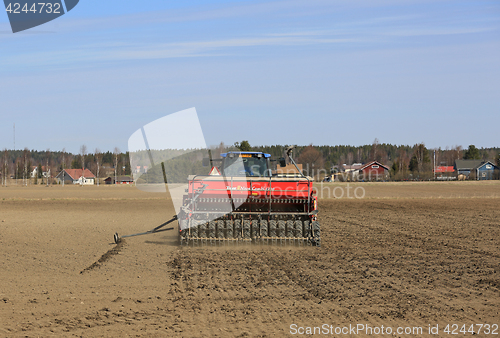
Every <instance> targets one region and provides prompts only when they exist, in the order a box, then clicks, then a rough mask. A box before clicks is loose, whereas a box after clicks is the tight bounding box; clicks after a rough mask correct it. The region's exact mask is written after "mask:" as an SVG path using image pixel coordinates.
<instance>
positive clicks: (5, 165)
mask: <svg viewBox="0 0 500 338" xmlns="http://www.w3.org/2000/svg"><path fill="white" fill-rule="evenodd" d="M8 158H9V154H8V152H7V149H6V148H5V149H4V151H3V159H2V185H3V186H4V187H6V186H7V175H8V174H9V165H8Z"/></svg>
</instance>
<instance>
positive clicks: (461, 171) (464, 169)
mask: <svg viewBox="0 0 500 338" xmlns="http://www.w3.org/2000/svg"><path fill="white" fill-rule="evenodd" d="M482 163H484V162H483V161H482V160H455V167H454V169H455V170H456V172H457V176H458V175H465V177H466V178H469V175H470V173H471V172H472V171H473V170H474V168H476V167H477V166H479V165H481V164H482Z"/></svg>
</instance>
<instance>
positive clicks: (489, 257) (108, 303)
mask: <svg viewBox="0 0 500 338" xmlns="http://www.w3.org/2000/svg"><path fill="white" fill-rule="evenodd" d="M499 183H500V182H490V183H475V182H451V183H401V184H393V183H378V184H366V185H363V184H357V185H353V187H360V186H361V187H363V188H364V189H365V190H366V194H365V198H362V199H356V198H347V197H346V196H344V197H345V198H326V197H325V194H324V195H323V197H324V198H322V199H321V200H320V203H319V207H320V214H319V220H320V223H321V226H322V246H321V248H314V247H307V248H297V247H254V246H249V247H248V246H247V247H236V248H221V247H218V248H185V247H182V248H181V247H178V246H176V238H175V235H176V234H175V233H174V232H170V233H169V232H164V233H160V234H155V235H150V236H143V237H134V238H127V239H126V240H125V241H124V242H123V243H122V244H121V245H120V246H116V245H115V244H114V243H113V241H112V239H113V234H114V232H116V231H118V232H119V233H121V234H127V233H134V232H139V231H144V230H148V229H150V228H153V227H155V226H157V225H159V224H161V223H163V222H164V221H165V220H167V219H169V218H170V216H172V215H173V214H174V210H173V208H172V207H171V206H170V204H169V203H168V201H167V200H166V199H165V197H163V196H162V195H155V194H148V193H144V192H140V191H138V190H136V189H135V188H134V187H109V186H101V187H72V186H66V187H50V188H46V187H27V188H22V187H16V186H10V187H7V188H3V187H2V188H0V257H1V258H0V276H1V277H0V278H1V283H0V318H1V320H0V336H5V337H17V336H20V337H50V336H63V337H73V336H76V337H101V336H112V337H122V336H142V337H176V336H178V337H275V336H284V337H287V336H300V335H299V334H296V335H292V333H294V332H293V331H294V330H297V331H295V332H298V330H299V328H304V330H306V329H307V327H311V328H314V327H320V326H322V325H323V324H327V325H328V327H330V325H331V330H334V329H335V328H336V327H339V328H342V327H349V325H351V326H356V325H358V324H362V325H364V326H365V327H366V326H370V327H371V328H374V329H375V330H376V328H380V327H381V326H384V328H386V329H387V327H390V328H391V329H392V330H393V334H392V335H381V334H380V335H375V334H374V336H387V337H389V336H393V337H404V336H419V337H422V336H429V335H428V327H429V325H431V326H433V327H435V326H436V325H439V328H438V329H439V336H443V337H445V336H449V335H447V334H445V333H444V329H445V327H446V325H447V324H454V323H455V324H459V325H460V326H459V328H461V327H462V325H463V324H466V325H467V329H469V328H470V325H471V324H490V325H492V324H497V325H498V324H500V208H499V207H500V184H499ZM336 186H339V187H341V188H342V189H345V188H346V187H347V186H346V185H328V186H324V187H323V189H326V190H328V189H332V188H334V187H336ZM337 192H340V190H337ZM103 255H104V256H103ZM293 324H296V325H295V326H294V325H293ZM398 327H402V328H410V329H414V328H417V329H418V328H419V327H421V328H422V333H421V334H420V333H419V332H418V331H414V332H413V333H412V334H409V335H404V334H397V333H396V332H395V330H396V329H397V328H398ZM322 328H323V327H322ZM477 328H478V326H476V329H477ZM490 329H493V326H492V327H491V328H490ZM499 330H500V329H497V331H496V332H497V335H500V331H499ZM457 332H458V330H457ZM483 332H484V328H483V331H482V332H481V333H480V334H479V336H484V335H483ZM317 333H318V332H317ZM329 333H332V332H329ZM357 333H359V334H352V331H350V332H349V333H348V334H345V335H342V334H335V332H333V334H331V335H330V336H332V337H333V336H335V337H339V336H342V337H350V336H352V337H357V336H364V335H365V334H366V332H365V331H360V332H357ZM476 333H477V332H476ZM460 335H461V336H464V335H463V334H460ZM467 335H471V336H472V334H471V333H468V334H467ZM318 336H320V335H318ZM433 336H434V337H435V336H436V335H433ZM489 336H495V335H489Z"/></svg>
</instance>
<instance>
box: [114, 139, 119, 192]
mask: <svg viewBox="0 0 500 338" xmlns="http://www.w3.org/2000/svg"><path fill="white" fill-rule="evenodd" d="M119 154H120V149H118V147H115V149H114V150H113V155H115V159H114V160H115V184H116V168H117V167H118V155H119Z"/></svg>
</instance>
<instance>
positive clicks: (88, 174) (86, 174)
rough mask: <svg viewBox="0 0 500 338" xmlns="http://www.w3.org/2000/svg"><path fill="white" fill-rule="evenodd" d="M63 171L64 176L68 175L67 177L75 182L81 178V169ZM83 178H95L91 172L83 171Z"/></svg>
mask: <svg viewBox="0 0 500 338" xmlns="http://www.w3.org/2000/svg"><path fill="white" fill-rule="evenodd" d="M64 171H65V172H66V174H68V175H69V177H71V178H72V179H74V180H77V179H79V178H80V177H82V171H83V170H82V169H64ZM84 177H85V178H95V175H94V174H92V172H91V171H90V170H88V169H85V171H84Z"/></svg>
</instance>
